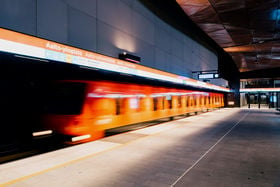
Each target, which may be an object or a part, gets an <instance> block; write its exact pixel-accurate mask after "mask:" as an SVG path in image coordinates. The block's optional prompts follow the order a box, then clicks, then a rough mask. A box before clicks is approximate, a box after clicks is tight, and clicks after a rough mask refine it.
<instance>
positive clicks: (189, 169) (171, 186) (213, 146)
mask: <svg viewBox="0 0 280 187" xmlns="http://www.w3.org/2000/svg"><path fill="white" fill-rule="evenodd" d="M249 113H250V111H249V112H247V113H246V114H245V115H244V116H243V117H242V118H241V119H240V120H239V121H238V122H236V123H235V124H234V125H233V126H232V127H231V128H230V129H229V130H228V131H227V132H226V133H225V134H224V135H223V136H222V137H221V138H220V139H219V140H218V141H217V142H216V143H215V144H214V145H212V146H211V147H210V148H209V149H208V150H207V151H206V152H205V153H204V154H203V155H202V156H201V157H200V158H199V159H198V160H197V161H196V162H195V163H194V164H193V165H192V166H191V167H189V168H188V169H187V170H186V171H185V172H184V173H183V174H182V175H181V176H180V177H179V178H178V179H177V180H176V181H175V182H174V183H173V184H171V185H170V187H174V186H175V185H176V184H177V183H178V182H179V181H180V180H181V179H182V178H183V177H184V176H185V175H187V174H188V173H189V172H190V171H191V170H192V168H194V167H195V166H196V165H197V164H198V163H199V162H200V161H201V160H202V159H203V158H204V157H205V156H206V155H207V154H208V153H209V152H210V151H211V150H212V149H214V148H215V147H216V145H218V144H219V143H220V142H221V141H222V140H223V139H224V138H225V137H226V136H227V135H228V134H229V133H230V132H231V131H232V130H233V129H234V128H235V127H236V126H237V125H238V124H239V123H240V122H241V121H242V120H243V119H244V118H245V117H246V116H247V115H248V114H249Z"/></svg>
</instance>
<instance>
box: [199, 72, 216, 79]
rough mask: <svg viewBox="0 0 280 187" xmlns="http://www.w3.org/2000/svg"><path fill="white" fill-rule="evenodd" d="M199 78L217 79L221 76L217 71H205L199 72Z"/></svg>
mask: <svg viewBox="0 0 280 187" xmlns="http://www.w3.org/2000/svg"><path fill="white" fill-rule="evenodd" d="M198 78H199V79H217V78H219V74H217V73H203V74H198Z"/></svg>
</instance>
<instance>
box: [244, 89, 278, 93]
mask: <svg viewBox="0 0 280 187" xmlns="http://www.w3.org/2000/svg"><path fill="white" fill-rule="evenodd" d="M240 92H280V88H241V89H240Z"/></svg>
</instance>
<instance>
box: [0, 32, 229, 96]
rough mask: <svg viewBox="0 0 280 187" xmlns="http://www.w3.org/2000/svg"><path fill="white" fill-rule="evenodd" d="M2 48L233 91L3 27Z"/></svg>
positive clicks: (93, 66) (217, 89) (6, 50)
mask: <svg viewBox="0 0 280 187" xmlns="http://www.w3.org/2000/svg"><path fill="white" fill-rule="evenodd" d="M0 51H2V52H8V53H12V54H17V55H24V56H28V57H33V58H37V59H44V60H53V61H57V62H63V63H70V64H75V65H79V66H81V67H91V68H95V69H101V70H107V71H113V72H119V73H124V74H129V75H135V76H139V77H145V78H151V79H157V80H161V81H168V82H172V83H176V84H183V85H187V86H192V87H196V88H203V89H209V90H216V91H223V92H230V90H229V89H228V88H225V87H221V86H217V85H214V84H210V83H205V82H202V81H198V80H194V79H191V78H188V77H184V76H179V75H176V74H172V73H168V72H165V71H161V70H157V69H153V68H149V67H146V66H142V65H139V64H135V63H131V62H127V61H124V60H121V59H117V58H113V57H109V56H105V55H102V54H98V53H95V52H92V51H87V50H84V49H80V48H76V47H72V46H68V45H64V44H60V43H57V42H53V41H49V40H46V39H42V38H38V37H34V36H30V35H26V34H22V33H19V32H15V31H11V30H7V29H3V28H0Z"/></svg>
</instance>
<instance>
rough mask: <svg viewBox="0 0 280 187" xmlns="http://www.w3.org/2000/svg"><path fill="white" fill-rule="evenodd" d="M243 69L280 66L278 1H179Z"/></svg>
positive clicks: (192, 17) (250, 69) (279, 13)
mask: <svg viewBox="0 0 280 187" xmlns="http://www.w3.org/2000/svg"><path fill="white" fill-rule="evenodd" d="M177 3H178V4H179V5H180V6H181V8H182V9H183V10H184V12H185V13H186V14H187V15H188V16H189V17H190V18H191V19H192V20H193V21H194V22H195V23H197V24H198V26H199V27H200V28H201V29H202V30H204V31H205V32H206V33H207V34H208V35H209V36H210V37H211V38H212V39H213V40H215V41H216V42H217V43H218V44H219V45H220V46H221V47H222V48H224V50H225V51H226V52H228V53H229V54H230V55H231V56H232V57H233V59H234V61H235V63H236V64H237V66H238V67H239V70H240V71H241V72H243V71H252V70H257V69H266V68H275V67H280V63H278V62H280V44H279V41H280V34H279V31H280V9H279V3H280V2H279V1H278V0H266V1H263V0H177Z"/></svg>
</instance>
